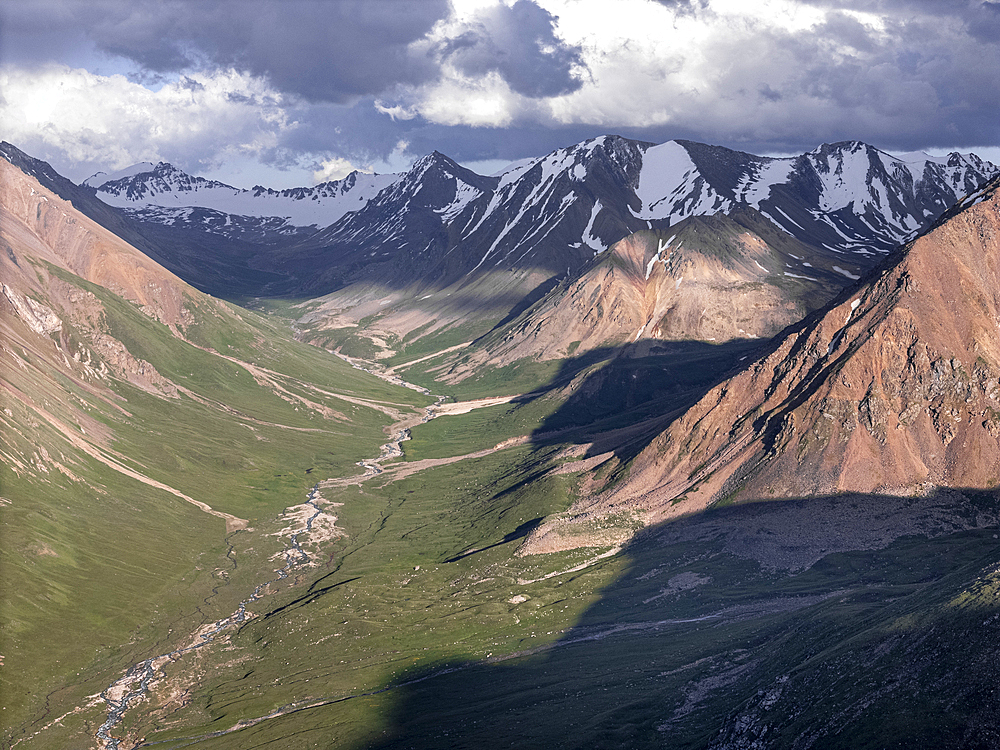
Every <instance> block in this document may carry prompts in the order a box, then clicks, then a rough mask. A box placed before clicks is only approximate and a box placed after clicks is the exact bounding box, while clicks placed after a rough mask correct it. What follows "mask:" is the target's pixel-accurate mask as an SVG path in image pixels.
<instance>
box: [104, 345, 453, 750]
mask: <svg viewBox="0 0 1000 750" xmlns="http://www.w3.org/2000/svg"><path fill="white" fill-rule="evenodd" d="M335 354H336V355H337V356H338V357H340V358H341V359H343V360H345V361H346V362H348V363H349V364H350V365H351V366H352V367H354V368H355V369H358V370H363V371H364V372H367V373H369V374H371V375H374V376H376V377H378V378H380V379H382V380H386V381H387V382H390V383H393V384H394V385H400V386H403V387H406V388H410V389H412V390H415V391H418V392H420V393H423V394H425V395H427V396H434V394H432V393H431V392H430V391H428V390H427V389H426V388H423V387H421V386H418V385H414V384H412V383H407V382H405V381H403V380H401V379H400V378H398V377H397V376H394V375H385V374H383V373H379V372H376V371H373V370H371V369H369V368H367V367H364V366H363V365H360V364H358V363H357V362H356V361H354V360H352V359H350V358H348V357H346V356H343V355H341V354H339V353H335ZM445 398H446V397H445V396H438V397H437V401H436V403H435V404H434V405H433V406H429V407H424V408H423V416H422V417H421V418H420V419H419V420H418V421H411V419H404V420H402V422H403V423H404V424H407V426H405V427H402V428H401V429H396V430H395V431H394V432H393V433H392V434H391V435H390V439H389V442H388V443H385V444H384V445H382V446H381V447H380V449H379V455H378V457H377V458H373V459H362V460H361V461H358V462H357V465H358V466H360V467H362V468H363V469H364V470H365V476H374V475H377V474H381V473H382V471H383V469H382V467H381V465H380V464H381V463H383V462H385V461H388V460H389V459H393V458H399V457H401V456H402V455H403V449H402V446H401V443H402V442H403V441H404V440H409V439H410V427H411V426H413V425H416V424H423V423H425V422H429V421H430V420H431V419H434V417H436V416H437V414H436V413H435V412H434V406H438V405H440V404H441V403H442V402H443V401H444V399H445ZM413 419H416V415H414V417H413ZM397 424H398V423H397ZM317 499H321V498H320V496H319V484H316V485H314V486H313V488H312V489H311V490H310V491H309V493H308V495H307V499H306V503H305V504H306V505H308V506H310V507H312V509H313V512H312V514H311V515H310V516H308V518H307V519H306V523H305V527H304V528H303V529H300V530H298V531H296V532H294V533H292V534H291V536H290V537H289V540H288V544H287V545H286V546H285V549H284V550H282V552H281V555H282V556H283V557H284V560H285V564H284V565H283V566H282V567H281V568H279V569H278V570H276V571H274V573H275V575H274V577H273V578H269V579H268V580H266V581H264V582H262V583H259V584H258V585H257V586H256V588H254V590H253V592H252V593H251V594H250V595H249V596H248V597H247V598H246V599H244V600H243V601H241V602H240V603H239V606H238V607H237V608H236V611H234V612H233V613H232V614H231V615H229V616H228V617H224V618H222V619H220V620H216V621H215V622H213V623H209V624H206V625H203V626H201V627H200V628H199V629H198V630H197V631H196V632H195V633H194V634H193V636H192V638H191V639H190V641H189V642H188V643H187V645H184V646H181V647H179V648H176V649H174V650H173V651H169V652H167V653H165V654H160V655H158V656H151V657H150V658H148V659H145V660H144V661H141V662H139V663H137V664H133V665H132V666H131V667H129V669H128V670H127V671H126V672H125V674H124V675H123V676H122V677H120V678H119V679H118V680H116V681H115V682H113V683H111V684H110V685H109V686H108V687H107V688H106V689H105V690H103V691H102V692H101V693H100V698H101V700H103V701H104V703H105V705H106V706H107V714H106V719H105V721H104V723H103V724H102V725H101V726H100V728H99V729H98V730H97V733H96V736H97V740H98V742H99V743H100V746H101V747H102V748H103V749H104V750H126V748H123V747H122V745H121V743H122V742H123V741H124V739H123V738H121V737H116V736H115V735H114V734H112V731H113V730H114V728H115V727H116V726H118V725H119V724H120V723H121V721H122V718H123V717H124V715H125V712H126V711H127V710H128V709H129V708H130V707H132V706H134V705H136V704H137V703H139V702H141V701H142V700H143V699H144V698H145V696H146V695H147V694H148V692H149V690H150V687H151V686H152V685H153V684H155V682H157V681H158V680H159V679H162V678H163V677H164V676H165V673H164V672H163V668H164V667H165V666H166V665H167V664H169V663H173V662H175V661H177V660H178V659H179V658H181V657H182V656H184V655H185V654H188V653H190V652H192V651H196V650H198V649H200V648H204V647H205V646H207V645H209V644H211V643H213V642H214V641H215V639H216V636H218V635H219V634H220V633H222V632H223V631H224V630H226V629H228V628H230V627H232V626H234V625H239V624H240V623H243V622H245V621H246V619H247V617H248V614H247V606H248V605H249V604H252V603H253V602H255V601H258V600H259V599H261V598H263V597H264V596H265V595H266V594H265V591H266V589H267V587H268V586H270V585H271V584H274V583H277V582H278V581H281V580H284V579H286V578H288V576H289V574H290V573H291V571H292V570H293V569H294V568H296V567H298V566H300V565H305V564H307V563H308V562H309V561H310V557H309V554H308V553H307V552H306V551H305V550H304V549H303V548H302V545H301V544H300V543H299V536H300V535H302V534H308V533H309V532H310V531H311V530H312V525H313V521H315V520H316V518H318V517H319V515H320V514H321V513H322V512H323V511H322V509H321V508H320V506H319V505H318V504H317V502H316V501H317ZM288 510H289V509H288V508H286V509H285V511H284V512H283V515H284V513H286V512H287V511H288ZM233 564H234V566H235V564H236V563H235V560H234V561H233ZM250 616H252V615H250Z"/></svg>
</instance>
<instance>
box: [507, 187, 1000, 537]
mask: <svg viewBox="0 0 1000 750" xmlns="http://www.w3.org/2000/svg"><path fill="white" fill-rule="evenodd" d="M998 187H1000V181H997V180H993V181H991V182H990V183H988V184H987V185H986V186H985V187H984V188H983V189H981V190H980V191H979V193H977V194H975V195H974V196H972V197H970V198H968V199H966V200H965V201H963V202H962V203H961V204H959V206H957V207H956V208H955V209H953V210H952V211H950V212H949V213H948V214H947V215H946V217H945V218H944V219H943V220H942V221H940V222H939V223H938V224H937V225H936V226H935V227H934V228H933V229H932V230H931V231H929V232H927V233H926V234H924V235H922V236H921V237H919V238H918V239H916V240H914V241H913V242H911V243H909V244H907V245H906V246H904V247H902V248H901V249H900V250H899V251H897V252H896V253H895V254H894V255H893V256H891V258H890V259H889V260H888V261H887V262H886V264H885V265H883V266H882V267H881V268H880V269H876V270H875V271H873V272H872V273H870V274H869V275H868V276H866V277H865V278H864V279H862V280H861V281H860V282H859V283H858V284H857V285H855V286H853V287H852V288H851V289H849V290H847V291H846V292H845V293H843V294H841V295H840V296H839V297H838V298H837V299H836V300H834V301H833V302H831V303H830V304H829V305H828V306H827V307H825V308H824V309H823V310H822V311H819V312H817V313H816V314H814V315H812V316H810V317H809V318H808V319H807V320H805V321H803V323H802V324H800V325H798V326H796V327H795V328H794V329H792V330H791V331H790V332H789V333H787V334H786V335H785V336H784V337H782V338H780V339H778V340H776V342H775V344H774V345H773V347H771V348H770V350H769V351H768V353H766V354H765V355H764V356H763V357H762V358H760V359H759V360H757V361H756V362H754V363H753V364H751V365H749V366H748V367H746V369H744V370H742V371H741V372H739V373H738V374H737V375H735V376H734V377H732V378H730V379H729V380H727V381H725V382H723V383H722V384H720V385H718V386H717V387H715V388H714V389H712V390H711V391H710V392H709V393H708V394H706V395H705V396H704V397H703V398H702V399H701V400H700V401H699V402H698V403H697V404H696V405H695V406H694V407H692V408H691V409H689V410H688V411H687V412H685V413H684V414H683V416H681V417H680V418H678V419H677V420H676V421H675V422H673V423H672V424H670V426H669V427H668V428H667V429H666V430H664V431H663V432H662V433H660V434H659V435H658V436H657V437H656V438H655V439H654V440H653V441H652V442H651V443H650V444H649V445H648V446H647V447H646V448H645V449H644V450H643V451H642V452H641V453H640V454H639V455H638V456H637V457H636V458H635V459H634V461H632V462H631V464H630V465H629V466H628V467H627V468H625V467H622V468H621V470H620V471H621V474H620V476H619V481H618V482H616V483H615V484H614V486H612V487H611V488H610V489H608V490H606V491H604V492H601V493H597V494H594V495H591V496H589V497H586V498H583V499H582V500H580V501H579V502H578V503H577V504H576V505H575V506H574V508H573V509H571V512H570V514H569V516H568V517H566V518H562V519H560V520H556V521H553V522H551V523H549V524H547V525H546V526H545V527H542V528H541V529H539V530H538V531H537V532H536V533H535V535H534V536H533V538H532V539H531V540H530V541H529V542H528V545H527V548H526V549H528V550H531V551H536V550H537V551H542V550H548V549H558V548H561V547H567V546H578V545H577V543H576V542H573V541H572V539H573V538H575V534H574V533H573V529H574V527H575V528H577V529H581V530H582V528H583V527H584V526H586V525H587V524H588V523H592V522H593V521H594V520H595V519H597V518H607V517H609V516H611V515H621V514H624V515H625V516H626V517H632V518H634V519H637V520H639V521H641V522H642V523H647V524H648V523H653V522H656V521H659V520H663V519H665V518H669V517H673V516H677V515H681V514H685V513H690V512H692V511H696V510H699V509H702V508H705V507H706V506H708V505H710V504H713V503H717V502H719V501H725V502H741V501H750V500H759V499H774V498H782V497H808V496H812V495H820V494H837V493H842V492H859V493H884V494H892V495H911V494H913V493H923V492H926V491H928V490H929V489H931V488H933V487H935V486H954V487H970V488H972V487H975V488H985V487H993V486H996V484H997V483H998V481H1000V336H998V333H1000V331H998V321H1000V195H997V190H998Z"/></svg>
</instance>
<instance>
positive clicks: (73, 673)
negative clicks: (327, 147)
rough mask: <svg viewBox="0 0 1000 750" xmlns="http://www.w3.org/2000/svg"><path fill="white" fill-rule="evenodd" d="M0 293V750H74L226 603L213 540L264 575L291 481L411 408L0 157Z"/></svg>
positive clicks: (403, 396) (294, 492) (275, 550)
mask: <svg viewBox="0 0 1000 750" xmlns="http://www.w3.org/2000/svg"><path fill="white" fill-rule="evenodd" d="M6 155H7V153H6V152H5V156H6ZM13 161H19V159H18V157H17V155H16V154H14V155H13ZM21 163H24V164H25V166H26V167H27V168H28V169H30V170H32V171H34V172H38V173H39V174H41V175H42V176H43V177H45V178H46V179H47V181H51V180H52V179H54V178H53V175H52V174H49V173H47V172H44V171H41V170H42V167H40V166H39V164H37V163H34V162H23V161H22V162H21ZM0 281H2V284H0V350H2V357H0V394H2V396H0V425H2V428H0V488H2V497H0V510H2V515H3V529H4V531H3V534H4V544H3V545H2V547H0V568H2V569H3V571H4V594H3V597H2V598H0V653H2V655H3V658H4V659H5V665H4V666H5V668H4V670H3V674H2V675H0V692H2V693H3V695H4V704H5V710H4V714H5V718H4V721H3V735H4V739H3V744H4V745H5V746H6V745H10V744H12V743H14V742H15V740H14V739H13V738H15V737H16V738H18V741H21V740H24V739H28V738H30V737H31V736H33V735H34V734H35V733H37V732H38V731H40V730H41V729H42V728H44V727H45V725H46V724H47V723H48V725H49V726H50V727H51V724H52V721H53V719H55V718H57V717H58V716H62V717H63V719H64V720H67V723H68V726H69V728H67V725H62V724H61V725H60V729H59V730H58V731H70V732H79V733H82V736H83V737H85V738H87V740H85V741H86V742H87V743H88V744H87V746H91V745H93V744H94V741H95V740H94V733H95V731H97V727H100V726H101V724H102V722H104V721H105V719H106V716H107V713H108V711H109V710H110V709H109V708H108V706H110V705H111V702H108V703H107V704H106V702H105V701H104V699H103V698H101V697H100V696H101V694H102V693H103V691H105V690H106V689H108V686H109V685H110V684H111V683H112V682H114V681H117V680H118V678H119V676H120V673H124V670H125V668H126V667H128V666H129V665H131V664H134V663H137V662H140V661H142V660H143V659H145V658H146V656H147V655H146V653H145V652H146V650H148V649H150V648H155V647H157V645H156V644H159V643H161V642H163V639H165V638H169V637H170V633H171V632H172V631H175V632H177V633H180V632H181V629H182V628H188V627H189V626H190V630H189V631H187V632H194V630H196V629H197V628H199V627H202V626H203V625H205V624H206V622H207V623H212V622H213V621H215V620H216V619H217V618H224V617H228V616H229V615H230V614H231V613H232V612H233V611H234V608H235V607H236V605H237V604H238V603H239V600H240V598H242V597H243V596H245V595H246V593H247V592H240V593H238V594H237V598H236V600H235V601H234V600H233V597H232V594H234V593H236V592H233V591H231V590H228V589H226V585H227V584H228V580H229V579H228V573H222V574H221V576H220V572H221V571H223V570H226V569H228V568H230V567H232V568H233V569H234V570H235V567H234V566H231V565H230V564H229V563H230V561H231V559H232V558H230V557H228V555H231V554H233V547H232V542H233V537H232V535H233V533H234V532H237V531H240V533H242V534H244V535H250V534H251V533H252V531H251V526H258V527H263V528H264V529H266V531H265V532H264V533H263V534H261V535H260V536H255V537H253V539H254V541H253V546H256V547H257V548H258V549H259V550H261V551H262V552H263V558H262V559H261V560H258V561H256V562H255V559H256V553H251V554H249V555H246V556H244V557H243V559H241V563H240V570H241V572H240V573H237V574H236V577H237V578H239V577H240V576H242V575H243V571H246V572H249V571H251V570H255V569H257V570H259V569H263V570H264V571H265V572H266V573H268V574H271V575H273V570H274V564H273V563H272V562H270V560H268V559H267V558H268V555H271V554H280V553H281V548H282V545H281V544H280V543H278V544H277V545H275V541H276V540H277V539H279V538H280V537H281V534H282V529H284V528H286V527H287V526H288V523H289V522H288V519H287V518H283V517H282V516H281V514H282V513H283V512H284V510H285V509H286V508H289V507H293V506H301V504H302V503H303V502H304V499H305V498H306V497H307V493H308V491H309V488H310V487H312V486H313V485H315V483H316V479H314V478H310V477H309V476H308V472H309V471H312V470H313V469H316V470H317V471H323V472H329V473H330V474H331V475H334V474H335V475H339V474H341V473H344V472H350V471H352V470H353V469H355V468H356V467H355V466H354V463H355V462H356V461H357V460H359V459H360V458H362V457H364V456H365V455H368V454H370V453H372V452H377V449H378V448H377V446H378V445H379V444H380V443H381V442H383V440H384V435H383V433H382V427H383V425H384V424H385V423H386V422H387V421H389V417H388V416H387V412H388V413H392V414H397V413H398V411H397V410H398V409H404V410H405V409H406V404H408V403H414V402H418V403H419V402H425V401H426V400H427V399H426V398H425V397H424V396H421V395H419V394H417V393H415V392H413V391H411V390H406V389H402V388H396V387H393V386H389V385H387V384H385V383H383V382H382V381H379V380H376V379H375V378H372V377H371V376H369V375H367V374H365V373H361V372H359V371H357V370H355V369H353V368H352V367H350V366H349V365H347V364H346V363H344V362H342V361H340V360H338V359H336V358H334V357H330V356H329V355H328V354H327V353H326V352H322V351H320V350H318V349H316V348H315V347H309V346H307V345H305V344H301V343H299V342H296V341H294V340H293V339H292V337H291V335H290V333H289V332H288V331H287V330H286V329H284V328H282V327H279V326H276V325H274V324H273V323H271V322H270V321H267V320H265V319H262V318H260V317H259V316H257V315H255V314H253V313H249V312H247V311H245V310H238V309H237V308H234V307H233V306H231V305H229V304H227V303H224V302H221V301H219V300H216V299H213V298H210V297H208V296H206V295H204V294H202V293H201V292H199V291H197V290H196V289H194V288H192V287H190V286H188V285H187V284H186V283H185V282H183V281H182V280H181V279H180V278H178V277H177V276H175V275H174V274H173V273H171V272H170V271H168V270H166V269H165V268H163V267H162V266H160V265H159V264H157V263H155V262H154V261H153V260H151V259H150V258H148V257H146V256H145V255H143V254H142V253H141V252H139V251H138V250H137V249H136V248H134V247H132V246H131V245H129V244H128V243H126V242H125V241H124V240H122V239H121V238H120V237H118V236H116V235H115V234H112V233H111V232H110V231H108V230H107V229H105V228H104V227H102V226H101V225H100V224H98V223H97V222H95V221H93V220H91V219H89V218H87V217H86V216H84V215H83V214H82V213H80V212H79V211H78V210H77V209H75V208H74V207H73V205H72V204H71V203H70V202H69V201H67V200H64V199H63V198H61V197H59V195H57V194H56V193H55V192H54V191H53V190H51V189H49V188H48V187H46V186H45V185H43V184H42V182H41V181H40V180H39V179H37V178H36V177H35V176H34V174H31V173H28V172H26V171H24V170H23V169H21V168H19V167H18V166H15V165H14V164H13V163H12V160H9V159H7V158H5V159H0ZM383 401H389V402H391V403H392V404H393V406H392V407H386V406H383V405H382V402H383ZM345 425H349V426H350V428H349V431H348V430H347V429H345ZM310 507H311V508H312V507H315V508H316V511H317V512H319V506H310ZM317 518H319V516H317ZM331 519H333V520H335V518H334V517H333V516H332V515H330V514H328V513H327V514H325V520H320V522H319V524H313V526H312V527H311V528H312V529H313V530H314V531H308V530H306V529H304V528H303V529H302V530H300V531H301V532H302V533H306V534H307V535H306V536H301V538H300V539H299V544H300V546H301V543H302V542H306V543H307V544H308V543H310V542H309V540H310V539H312V540H313V541H315V540H316V538H317V536H316V535H317V534H322V533H325V534H326V537H325V538H331V535H332V536H336V532H335V531H334V527H333V526H332V523H333V521H332V520H331ZM321 527H322V528H325V531H323V532H321ZM272 532H273V533H272ZM310 535H311V536H310ZM285 536H286V537H287V534H286V535H285ZM227 537H228V539H227ZM265 550H267V551H265ZM255 566H259V567H257V568H255ZM266 580H269V579H266ZM253 585H256V584H253ZM253 585H251V587H250V588H249V589H248V592H250V591H252V590H253ZM185 592H188V593H185ZM192 592H193V593H192ZM189 595H190V596H191V598H190V599H187V598H186V597H188V596H189ZM227 608H228V609H227ZM234 622H235V621H234ZM66 633H72V637H66ZM201 642H202V643H207V642H208V641H206V640H204V639H202V641H201ZM109 695H112V696H113V695H115V692H114V691H113V690H112V691H111V693H109ZM88 696H89V697H88ZM74 706H75V707H76V710H75V711H73V712H71V713H73V714H74V715H75V714H76V713H79V712H80V711H84V710H85V711H87V712H89V717H88V718H87V719H86V720H83V719H79V718H77V719H67V717H68V716H70V714H66V713H65V712H66V711H68V710H70V709H71V708H73V707H74ZM95 720H96V721H95ZM105 740H107V742H105ZM80 742H81V740H80V735H76V737H75V738H74V739H72V740H69V739H65V738H62V739H53V738H52V737H51V735H48V736H46V737H43V738H42V739H40V740H39V741H38V743H37V745H36V746H38V747H70V746H75V745H77V744H79V743H80ZM99 745H100V746H101V747H109V748H110V747H122V748H123V747H126V746H128V747H132V746H134V744H127V743H122V744H120V745H119V744H115V743H113V742H111V741H110V740H108V737H107V736H106V735H105V736H103V738H102V740H101V741H100V743H99Z"/></svg>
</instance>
